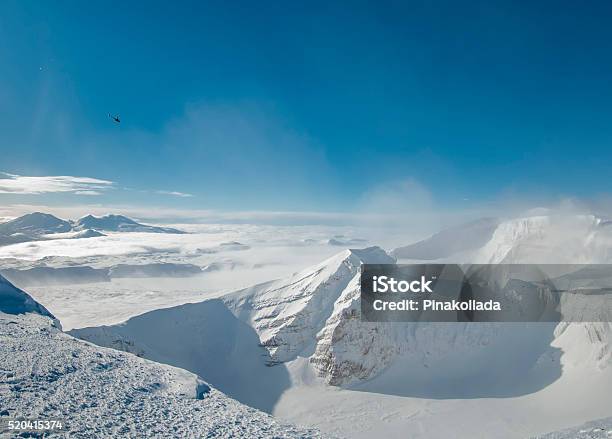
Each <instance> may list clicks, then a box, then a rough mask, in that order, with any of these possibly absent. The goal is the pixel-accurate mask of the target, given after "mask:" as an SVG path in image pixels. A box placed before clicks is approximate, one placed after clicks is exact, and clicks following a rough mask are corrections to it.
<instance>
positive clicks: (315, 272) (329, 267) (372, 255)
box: [224, 247, 395, 362]
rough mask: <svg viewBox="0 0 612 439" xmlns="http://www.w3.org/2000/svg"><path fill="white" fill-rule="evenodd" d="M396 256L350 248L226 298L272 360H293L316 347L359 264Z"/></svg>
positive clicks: (386, 260)
mask: <svg viewBox="0 0 612 439" xmlns="http://www.w3.org/2000/svg"><path fill="white" fill-rule="evenodd" d="M394 262H395V260H394V259H393V258H391V257H390V256H389V255H387V253H385V251H384V250H382V249H381V248H379V247H369V248H366V249H363V250H346V251H344V252H341V253H339V254H338V255H336V256H333V257H331V258H329V259H328V260H326V261H324V262H322V263H321V264H319V265H316V266H314V267H312V268H309V269H307V270H304V271H302V272H300V273H297V274H294V275H293V276H291V277H289V278H287V279H282V280H277V281H272V282H268V283H265V284H262V285H256V286H254V287H251V288H247V289H245V290H242V291H238V292H237V293H234V294H232V295H230V296H227V297H226V298H224V301H225V303H226V304H227V306H228V307H229V308H230V309H231V310H232V312H233V313H234V314H235V315H236V316H237V317H238V318H239V319H241V320H243V321H245V322H246V323H248V324H249V325H250V326H252V327H253V328H254V329H255V331H256V332H257V333H258V335H259V337H260V340H261V343H262V345H263V346H265V347H266V348H267V349H268V351H269V352H270V356H271V358H272V361H273V362H285V361H290V360H293V359H295V358H296V357H297V355H298V354H301V353H303V352H305V351H307V352H308V353H309V354H308V355H310V353H312V352H313V351H314V349H315V345H316V335H317V333H319V331H321V330H322V329H323V328H324V327H325V323H326V321H327V319H328V318H329V317H330V316H331V314H332V313H333V311H334V306H335V304H336V301H337V300H338V299H339V298H340V297H341V295H342V293H343V291H344V290H345V289H346V288H347V286H348V285H349V283H350V282H351V280H353V278H355V277H356V276H358V274H359V269H360V267H361V264H363V263H368V264H392V263H394ZM308 355H307V356H308Z"/></svg>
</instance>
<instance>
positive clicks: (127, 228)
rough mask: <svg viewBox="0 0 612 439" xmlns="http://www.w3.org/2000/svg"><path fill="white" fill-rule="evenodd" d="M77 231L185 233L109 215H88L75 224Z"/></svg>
mask: <svg viewBox="0 0 612 439" xmlns="http://www.w3.org/2000/svg"><path fill="white" fill-rule="evenodd" d="M74 228H75V230H87V229H91V230H97V231H108V232H149V233H185V232H183V231H181V230H177V229H173V228H170V227H158V226H150V225H146V224H140V223H138V222H136V221H134V220H133V219H131V218H128V217H127V216H123V215H116V214H108V215H104V216H93V215H86V216H84V217H82V218H79V219H78V220H77V221H76V222H75V224H74Z"/></svg>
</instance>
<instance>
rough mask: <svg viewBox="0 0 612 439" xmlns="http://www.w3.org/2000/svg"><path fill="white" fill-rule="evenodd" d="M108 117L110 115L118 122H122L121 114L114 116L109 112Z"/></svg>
mask: <svg viewBox="0 0 612 439" xmlns="http://www.w3.org/2000/svg"><path fill="white" fill-rule="evenodd" d="M108 117H110V118H111V119H113V120H114V121H115V122H117V123H121V119H119V115H116V116H113V115H112V114H110V113H109V115H108Z"/></svg>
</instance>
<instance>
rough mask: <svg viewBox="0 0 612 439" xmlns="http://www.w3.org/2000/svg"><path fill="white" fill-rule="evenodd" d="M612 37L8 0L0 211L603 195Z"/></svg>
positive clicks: (322, 7)
mask: <svg viewBox="0 0 612 439" xmlns="http://www.w3.org/2000/svg"><path fill="white" fill-rule="evenodd" d="M611 22H612V3H611V2H605V1H602V2H581V3H577V2H563V1H538V2H527V1H524V2H523V1H482V2H479V1H474V2H457V1H448V2H439V1H422V2H421V1H419V2H410V1H406V2H358V1H350V2H344V3H340V2H327V1H326V2H266V1H263V2H253V1H251V2H241V1H239V2H223V1H219V2H202V1H198V2H174V1H167V0H166V1H162V2H155V1H109V0H105V1H95V2H93V1H92V2H84V1H61V0H60V1H53V2H52V1H44V2H43V1H11V0H3V1H2V2H0V114H1V117H0V133H1V136H0V171H3V172H5V173H8V174H10V175H7V174H3V175H2V176H0V192H4V193H0V203H17V202H20V203H24V202H32V203H34V202H37V203H40V202H43V201H44V202H49V203H53V202H55V203H58V202H63V203H79V202H81V203H85V202H89V203H91V202H92V199H95V202H97V203H109V204H112V203H134V204H148V205H163V206H173V207H181V208H198V209H225V210H267V209H271V210H309V211H342V210H348V209H351V208H353V207H354V205H355V203H356V200H360V199H363V198H364V197H366V198H367V197H368V194H372V193H374V194H376V193H380V192H381V191H382V192H384V191H385V187H387V185H391V186H392V185H394V184H396V182H402V181H408V182H411V184H416V185H417V186H418V187H419V188H423V190H424V191H426V192H427V193H428V194H429V195H430V196H431V197H432V198H433V199H435V200H436V203H439V204H444V205H461V203H471V204H474V203H476V204H478V203H486V202H487V201H488V200H491V199H493V198H496V197H499V196H501V195H503V194H509V193H510V194H514V195H515V196H518V197H521V196H523V195H524V196H541V197H556V196H576V197H588V196H593V195H598V194H605V193H609V192H610V176H611V175H612V147H611V146H612V26H610V23H611ZM108 113H113V114H115V113H116V114H119V115H120V117H121V124H116V123H114V122H113V121H112V120H111V119H110V118H109V117H108ZM17 176H19V177H17ZM34 176H38V177H45V178H46V179H43V180H35V179H34V180H32V179H29V180H28V179H26V178H24V177H34ZM57 176H68V177H70V176H76V177H87V178H92V179H98V180H103V182H95V181H94V182H87V181H86V182H78V181H77V182H76V183H75V181H74V180H73V179H70V178H68V177H66V178H65V179H64V180H62V179H61V178H60V179H58V178H57ZM52 177H55V178H52ZM29 185H30V186H31V185H34V186H35V187H38V186H37V185H43V186H45V185H48V186H45V187H48V188H50V189H49V190H38V191H36V190H32V189H31V188H30V186H29ZM3 188H4V189H3ZM54 188H63V189H61V190H55V189H54ZM377 191H378V192H377ZM8 192H12V193H13V194H8ZM188 195H191V196H188Z"/></svg>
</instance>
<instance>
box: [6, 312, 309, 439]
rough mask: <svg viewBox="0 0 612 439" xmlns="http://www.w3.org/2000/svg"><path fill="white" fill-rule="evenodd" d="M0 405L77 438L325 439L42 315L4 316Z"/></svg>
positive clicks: (8, 413) (14, 415) (10, 412)
mask: <svg viewBox="0 0 612 439" xmlns="http://www.w3.org/2000/svg"><path fill="white" fill-rule="evenodd" d="M0 402H1V405H0V415H2V416H3V417H9V418H18V417H24V418H30V419H60V420H62V421H63V422H64V425H65V428H66V430H64V431H63V433H64V435H63V437H70V438H92V437H123V438H149V437H150V438H153V437H181V438H196V437H209V438H231V437H235V438H309V437H320V434H319V433H318V432H316V431H314V430H308V429H300V428H296V427H294V426H292V425H288V424H285V423H281V422H279V421H277V420H275V419H274V418H272V417H270V416H269V415H266V414H264V413H262V412H259V411H257V410H255V409H252V408H249V407H246V406H244V405H242V404H240V403H238V402H237V401H234V400H232V399H230V398H228V397H227V396H225V395H224V394H223V393H221V392H219V391H218V390H215V389H212V388H211V387H210V386H208V385H207V384H206V383H205V382H204V381H202V380H201V379H200V378H199V377H198V376H196V375H194V374H192V373H190V372H187V371H184V370H181V369H178V368H175V367H171V366H166V365H161V364H157V363H154V362H151V361H148V360H144V359H141V358H138V357H136V356H134V355H131V354H127V353H124V352H119V351H116V350H112V349H104V348H100V347H97V346H93V345H91V344H89V343H86V342H83V341H80V340H77V339H75V338H73V337H70V336H69V335H67V334H64V333H62V332H61V331H59V330H58V329H57V328H55V327H53V326H51V325H50V319H48V318H46V317H43V316H40V315H36V314H27V315H20V316H17V315H11V314H2V313H0ZM0 437H2V438H7V439H8V438H10V437H15V436H13V435H12V434H11V433H9V432H5V433H4V434H3V433H1V432H0ZM24 437H25V436H24ZM36 437H38V436H36Z"/></svg>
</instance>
